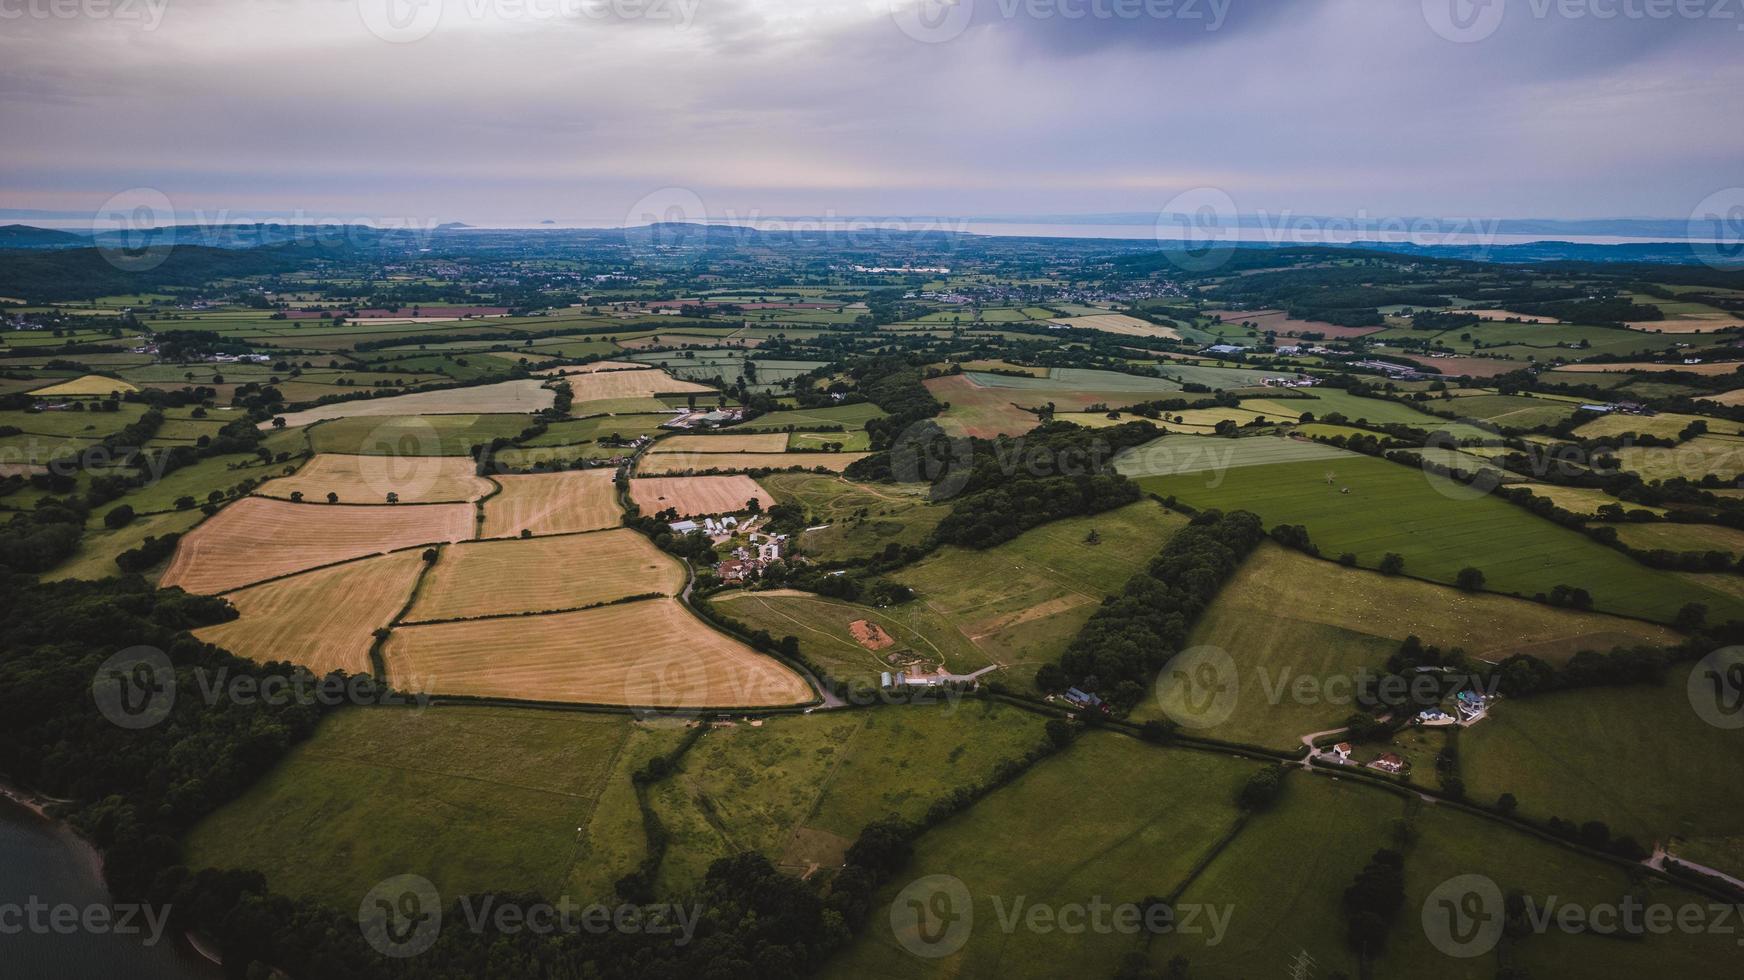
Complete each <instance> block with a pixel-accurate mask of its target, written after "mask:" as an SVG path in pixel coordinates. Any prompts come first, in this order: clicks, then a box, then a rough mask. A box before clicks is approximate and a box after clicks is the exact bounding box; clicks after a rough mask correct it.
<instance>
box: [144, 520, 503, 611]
mask: <svg viewBox="0 0 1744 980" xmlns="http://www.w3.org/2000/svg"><path fill="white" fill-rule="evenodd" d="M472 515H473V510H472V505H471V504H411V505H402V506H394V507H390V506H387V505H385V504H384V505H382V506H380V507H325V506H316V505H313V504H293V503H288V502H286V501H282V500H268V499H266V498H265V497H244V498H242V499H241V500H238V501H236V502H235V503H233V504H231V505H230V506H228V507H226V508H224V509H223V510H221V511H219V512H218V513H217V514H216V515H214V516H213V517H211V518H209V519H208V520H207V521H206V522H205V523H203V524H201V525H200V526H199V527H197V528H195V529H194V530H192V531H190V532H188V533H187V534H186V535H185V536H183V538H182V540H181V543H180V544H179V545H178V546H177V547H176V554H175V557H173V558H171V559H170V567H169V568H168V569H166V570H165V571H164V575H163V580H162V585H163V587H164V588H166V589H167V588H169V587H171V586H175V585H179V586H181V587H182V588H184V589H186V590H188V591H189V592H200V593H213V592H222V591H224V590H226V589H234V588H238V587H240V586H244V585H249V584H252V583H255V582H260V581H262V580H265V579H269V578H275V577H277V576H280V575H288V574H290V573H291V572H300V571H302V570H304V569H307V568H315V567H316V566H319V565H328V564H332V563H333V562H336V561H343V560H345V559H347V558H361V557H363V556H364V555H373V554H378V553H380V552H384V551H393V550H396V549H399V548H407V547H410V546H412V545H417V544H430V543H435V542H438V541H464V540H466V539H467V538H470V537H472V524H473V516H472Z"/></svg>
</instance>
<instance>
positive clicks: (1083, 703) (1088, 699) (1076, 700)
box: [1060, 687, 1108, 714]
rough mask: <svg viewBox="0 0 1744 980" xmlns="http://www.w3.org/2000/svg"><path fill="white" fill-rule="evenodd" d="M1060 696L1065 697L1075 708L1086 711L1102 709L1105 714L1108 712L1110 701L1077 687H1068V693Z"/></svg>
mask: <svg viewBox="0 0 1744 980" xmlns="http://www.w3.org/2000/svg"><path fill="white" fill-rule="evenodd" d="M1060 697H1062V698H1064V699H1065V701H1066V703H1067V704H1069V705H1071V706H1072V707H1074V708H1079V709H1082V710H1084V711H1100V712H1102V713H1103V714H1107V713H1108V702H1106V701H1104V700H1102V699H1101V698H1100V697H1097V696H1096V695H1094V694H1090V693H1088V692H1086V691H1080V690H1078V689H1077V688H1075V687H1070V688H1067V689H1066V693H1065V694H1062V695H1060Z"/></svg>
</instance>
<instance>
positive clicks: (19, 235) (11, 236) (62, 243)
mask: <svg viewBox="0 0 1744 980" xmlns="http://www.w3.org/2000/svg"><path fill="white" fill-rule="evenodd" d="M90 244H91V240H90V239H89V238H86V237H85V236H84V235H75V234H73V233H72V232H70V231H56V230H54V229H53V228H35V227H32V226H30V225H0V248H82V247H85V246H89V245H90Z"/></svg>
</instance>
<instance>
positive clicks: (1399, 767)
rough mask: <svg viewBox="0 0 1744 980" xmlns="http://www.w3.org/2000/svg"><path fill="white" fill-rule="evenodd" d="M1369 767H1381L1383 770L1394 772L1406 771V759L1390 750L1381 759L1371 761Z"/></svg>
mask: <svg viewBox="0 0 1744 980" xmlns="http://www.w3.org/2000/svg"><path fill="white" fill-rule="evenodd" d="M1369 768H1370V769H1379V770H1380V771H1382V772H1394V773H1397V772H1404V771H1405V760H1404V759H1401V758H1399V757H1398V756H1396V755H1394V754H1393V753H1391V752H1388V753H1387V754H1385V755H1383V756H1381V757H1380V758H1379V759H1376V760H1375V761H1373V762H1371V763H1369Z"/></svg>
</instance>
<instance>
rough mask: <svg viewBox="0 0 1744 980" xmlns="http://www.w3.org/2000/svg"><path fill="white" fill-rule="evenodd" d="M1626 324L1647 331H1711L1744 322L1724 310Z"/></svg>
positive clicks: (1736, 325) (1741, 324)
mask: <svg viewBox="0 0 1744 980" xmlns="http://www.w3.org/2000/svg"><path fill="white" fill-rule="evenodd" d="M1624 326H1626V327H1628V328H1629V329H1631V330H1640V331H1644V332H1646V333H1711V332H1713V331H1715V330H1724V329H1726V328H1728V327H1739V326H1744V322H1741V321H1739V319H1738V318H1737V317H1735V316H1733V315H1732V314H1730V313H1727V312H1725V311H1723V310H1715V311H1714V312H1712V313H1684V314H1681V315H1678V316H1668V317H1666V318H1665V319H1663V320H1631V321H1630V322H1628V323H1625V324H1624Z"/></svg>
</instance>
